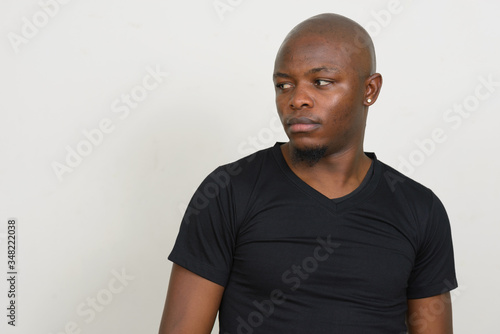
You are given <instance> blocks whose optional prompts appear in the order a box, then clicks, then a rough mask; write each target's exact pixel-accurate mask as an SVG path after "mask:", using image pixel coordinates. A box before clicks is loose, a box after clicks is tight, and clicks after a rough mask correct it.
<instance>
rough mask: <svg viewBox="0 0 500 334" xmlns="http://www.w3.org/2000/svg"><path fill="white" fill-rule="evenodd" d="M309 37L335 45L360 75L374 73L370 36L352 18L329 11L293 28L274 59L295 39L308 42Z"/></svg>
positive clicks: (286, 52) (295, 44) (373, 53)
mask: <svg viewBox="0 0 500 334" xmlns="http://www.w3.org/2000/svg"><path fill="white" fill-rule="evenodd" d="M311 36H314V37H320V38H322V39H323V40H324V41H325V42H326V43H330V44H333V45H335V46H336V47H337V48H338V51H339V52H342V53H343V54H344V56H345V58H346V59H348V62H349V63H350V65H351V66H352V67H354V68H355V70H356V72H357V73H358V74H359V76H360V77H363V78H366V77H368V76H370V75H371V74H373V73H375V67H376V62H375V49H374V47H373V42H372V39H371V37H370V35H369V34H368V33H367V32H366V30H365V29H364V28H363V27H362V26H360V25H359V24H358V23H356V22H354V21H353V20H351V19H349V18H347V17H345V16H342V15H338V14H332V13H325V14H320V15H317V16H313V17H311V18H309V19H307V20H305V21H303V22H302V23H299V24H298V25H297V26H296V27H295V28H293V29H292V30H291V31H290V33H289V34H288V35H287V36H286V38H285V40H284V41H283V43H282V45H281V47H280V49H279V51H278V55H277V57H276V61H277V62H278V60H279V59H280V57H283V56H286V54H288V53H290V52H292V51H293V50H291V47H292V45H293V47H295V48H296V47H297V43H295V42H297V41H298V40H302V41H304V42H306V44H307V40H308V38H309V37H311ZM302 44H304V43H302Z"/></svg>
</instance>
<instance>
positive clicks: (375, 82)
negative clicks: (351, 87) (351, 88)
mask: <svg viewBox="0 0 500 334" xmlns="http://www.w3.org/2000/svg"><path fill="white" fill-rule="evenodd" d="M381 88H382V75H381V74H380V73H373V74H372V75H370V76H369V77H368V78H366V80H365V95H364V101H363V104H364V105H365V106H367V107H369V106H371V105H372V104H374V103H375V101H377V98H378V94H379V93H380V89H381Z"/></svg>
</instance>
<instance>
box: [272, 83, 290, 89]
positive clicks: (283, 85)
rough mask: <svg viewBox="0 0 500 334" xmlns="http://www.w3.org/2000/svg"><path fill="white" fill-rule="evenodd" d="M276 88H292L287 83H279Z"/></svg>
mask: <svg viewBox="0 0 500 334" xmlns="http://www.w3.org/2000/svg"><path fill="white" fill-rule="evenodd" d="M276 87H278V88H279V89H287V88H290V87H292V85H290V84H289V83H279V84H276Z"/></svg>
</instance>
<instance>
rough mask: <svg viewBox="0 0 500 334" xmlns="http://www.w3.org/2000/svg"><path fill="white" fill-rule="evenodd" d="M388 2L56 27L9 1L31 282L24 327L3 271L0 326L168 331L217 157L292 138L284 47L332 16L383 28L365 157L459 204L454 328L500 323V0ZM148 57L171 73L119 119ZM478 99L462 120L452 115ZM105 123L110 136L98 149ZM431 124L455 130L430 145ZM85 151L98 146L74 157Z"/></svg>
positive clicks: (163, 6) (9, 177) (181, 11)
mask: <svg viewBox="0 0 500 334" xmlns="http://www.w3.org/2000/svg"><path fill="white" fill-rule="evenodd" d="M394 1H396V0H393V1H392V2H391V1H389V0H377V1H367V0H366V1H361V0H358V1H331V0H328V1H326V0H325V1H319V0H315V1H314V0H312V1H290V0H287V1H285V0H279V1H272V2H271V1H264V0H251V1H250V0H246V1H245V0H243V1H240V0H232V1H230V0H221V2H222V3H231V4H232V5H230V6H231V8H232V10H228V11H225V12H223V13H217V11H216V10H215V9H214V3H213V0H192V1H180V0H177V1H159V0H142V1H139V0H120V1H117V0H116V1H97V0H87V1H82V0H72V1H69V2H68V3H65V4H60V5H59V10H58V12H57V13H55V14H54V15H53V17H49V18H48V20H47V21H46V22H44V21H43V18H44V17H43V14H40V12H41V7H40V5H39V4H38V2H37V1H29V0H22V1H20V0H16V1H14V0H2V2H1V3H0V20H1V21H0V22H1V23H2V25H1V28H0V57H1V62H0V73H1V76H0V92H1V93H0V97H1V98H0V112H1V118H0V153H1V163H0V190H1V191H0V193H1V198H0V212H1V215H0V249H1V251H0V255H1V259H0V261H1V263H2V264H1V265H0V267H1V268H3V269H2V271H3V272H4V274H5V273H6V271H7V269H6V262H7V254H6V248H7V246H6V233H7V219H8V218H10V217H15V218H17V219H18V224H19V229H18V232H19V235H18V241H19V243H18V256H19V258H18V270H19V279H18V287H17V289H18V300H17V302H18V305H17V306H18V310H17V311H18V313H17V316H18V318H17V328H11V326H8V325H7V324H6V322H7V317H6V313H7V311H6V307H7V302H8V300H7V290H8V287H7V282H6V280H5V279H3V278H2V279H1V281H0V282H1V283H0V304H1V307H0V309H1V310H3V311H1V314H0V319H2V320H1V323H0V331H1V332H2V333H23V334H24V333H26V334H28V333H29V334H31V333H42V334H49V333H53V334H56V333H96V334H97V333H156V332H157V328H158V324H159V321H160V317H161V313H162V310H163V303H164V298H165V293H166V288H167V284H168V278H169V273H170V268H171V264H170V262H169V261H168V260H167V259H166V258H167V256H168V254H169V252H170V250H171V248H172V246H173V242H174V240H175V237H176V234H177V230H178V227H179V224H180V221H181V217H182V213H183V210H184V209H185V207H186V205H187V202H188V201H189V199H190V197H191V195H192V193H193V191H194V189H195V188H196V187H197V185H198V184H199V183H200V182H201V180H202V179H203V178H204V177H205V176H206V175H207V174H208V173H209V172H210V171H212V170H213V169H214V168H215V167H217V166H218V165H220V164H224V163H227V162H230V161H234V160H236V159H238V158H240V157H243V156H244V155H246V154H248V153H251V152H253V151H256V150H258V149H261V148H265V147H269V146H271V145H273V144H274V142H275V141H285V140H286V137H285V136H284V134H283V132H282V131H276V130H275V126H273V125H272V124H273V123H272V122H273V120H275V118H276V116H275V107H274V90H273V85H272V80H271V73H272V68H273V62H274V57H275V54H276V51H277V49H278V47H279V45H280V43H281V41H282V40H283V38H284V37H285V35H286V33H287V32H288V31H289V30H290V29H291V28H292V27H293V26H294V25H295V24H297V23H299V22H300V21H302V20H304V19H306V18H308V17H310V16H312V15H315V14H318V13H322V12H336V13H340V14H343V15H346V16H348V17H350V18H352V19H354V20H355V21H357V22H359V23H360V24H361V25H363V26H364V27H366V28H367V29H368V30H369V32H370V33H371V34H372V36H373V39H374V42H375V47H376V51H377V57H378V71H379V72H380V73H382V75H383V78H384V84H383V88H382V92H381V95H380V98H379V100H378V101H377V102H376V104H375V105H374V106H373V107H371V108H370V112H369V119H368V125H367V135H366V141H365V150H366V151H374V152H376V153H377V155H378V158H379V159H380V160H382V161H384V162H386V163H388V164H390V165H392V166H394V167H396V168H398V169H400V170H402V171H404V172H405V173H406V174H408V175H410V176H411V177H413V178H414V179H416V180H417V181H419V182H421V183H423V184H425V185H426V186H428V187H430V188H431V189H433V190H434V191H435V192H436V193H437V195H438V196H439V197H440V198H441V200H442V201H443V202H444V204H445V206H446V208H447V210H448V213H449V216H450V219H451V223H452V231H453V237H454V245H455V257H456V269H457V274H458V280H459V284H460V288H459V289H457V290H455V292H454V293H453V297H454V305H453V308H454V323H455V333H494V332H497V331H498V321H497V316H498V311H499V310H500V298H499V293H498V283H497V282H498V277H499V274H500V262H499V260H498V258H499V255H500V246H499V243H498V242H497V241H498V238H499V232H500V227H499V224H498V223H499V218H498V214H497V208H498V200H499V199H500V196H499V188H498V185H499V182H498V179H499V178H498V169H499V158H498V157H497V154H496V153H497V148H498V143H499V139H500V138H499V133H500V132H499V131H498V124H499V123H500V113H499V111H500V110H499V102H500V86H499V84H498V82H500V66H499V65H498V59H500V44H499V43H498V41H499V40H500V24H499V23H498V22H499V21H498V13H499V12H500V3H498V2H496V1H474V2H472V1H465V0H462V1H430V0H424V1H409V0H400V1H399V2H397V1H396V3H394ZM61 2H63V1H62V0H61ZM391 3H392V4H391ZM391 10H392V12H391ZM37 13H38V14H37ZM388 13H389V15H388ZM219 14H220V15H219ZM34 17H35V18H36V19H37V20H38V21H37V24H38V25H39V28H36V26H35V28H36V29H37V30H38V31H35V32H34V31H33V29H32V30H31V35H30V34H29V33H28V32H30V30H29V29H28V28H26V27H25V26H26V25H27V24H28V23H26V22H27V21H30V22H32V23H33V21H34ZM46 17H47V16H46ZM23 18H26V19H23ZM23 29H24V33H25V35H26V36H28V37H29V38H25V37H23ZM14 34H15V35H14ZM13 36H18V37H21V38H25V39H24V40H23V42H19V39H18V40H17V41H18V43H17V44H16V43H15V42H13V40H15V38H14V37H13ZM16 51H17V52H16ZM148 68H150V69H156V68H159V69H160V70H161V71H162V72H168V73H169V74H168V76H166V77H164V78H162V82H160V83H159V84H158V85H157V87H156V88H155V89H152V90H150V91H147V97H145V98H144V99H143V100H142V101H140V102H138V104H137V106H136V107H135V108H133V109H132V108H130V113H129V114H128V115H126V117H125V111H123V106H124V105H125V104H123V103H122V102H120V99H121V97H122V95H123V94H130V93H131V91H134V92H135V93H136V94H139V93H140V86H141V85H142V82H143V78H144V77H145V76H147V75H148ZM481 77H482V78H483V79H484V80H490V81H493V82H496V84H495V85H492V86H489V89H490V90H488V87H486V86H484V84H482V81H481V79H480V78H481ZM488 78H489V79H488ZM150 83H153V81H150ZM478 86H480V87H479V88H477V87H478ZM137 87H139V88H137ZM134 89H135V90H134ZM476 89H479V92H480V93H482V94H483V95H481V96H482V99H478V98H477V97H475V95H474V94H475V93H476ZM143 92H144V91H143ZM485 95H488V96H486V97H485ZM117 99H118V100H117ZM113 103H115V107H116V106H117V105H120V106H122V109H121V110H122V111H121V112H118V113H116V112H114V109H113V108H112V104H113ZM117 103H118V104H117ZM467 103H468V105H467V108H468V109H469V110H470V112H468V111H467V113H464V115H466V116H459V114H457V113H456V112H454V111H453V108H460V106H462V108H464V107H463V105H464V104H467ZM457 106H458V107H457ZM125 109H127V108H126V107H125ZM450 109H451V110H452V111H449V110H450ZM115 110H116V108H115ZM455 110H456V109H455ZM464 110H465V109H464ZM446 115H448V116H447V117H454V118H453V119H448V120H446V119H445V118H444V117H446ZM103 119H109V122H111V123H112V129H113V130H112V131H108V132H109V133H106V134H103V137H102V138H99V136H98V135H96V137H95V138H96V139H95V140H94V141H95V143H96V144H95V145H94V144H92V146H90V147H89V146H88V142H87V146H85V145H86V144H85V141H86V140H87V139H86V137H85V135H84V134H83V132H84V131H92V130H93V129H96V128H98V127H99V124H100V122H102V120H103ZM436 129H437V130H436ZM439 129H441V130H439ZM433 131H438V132H439V131H441V133H442V135H441V139H443V138H446V139H443V140H441V142H439V143H434V144H430V143H429V140H431V138H432V133H433ZM94 133H95V132H94ZM250 137H254V139H251V138H250ZM417 142H418V143H426V145H427V146H425V147H424V149H422V148H419V146H418V144H417ZM78 145H80V149H81V150H83V152H85V149H86V150H87V151H86V154H87V155H86V156H84V157H82V159H81V161H79V162H78V161H77V162H75V161H73V167H71V168H70V166H68V164H67V162H66V159H67V155H68V154H69V153H68V152H69V151H68V149H69V150H77V148H78ZM422 151H426V152H422ZM403 160H405V161H409V162H408V163H409V164H411V168H409V167H408V166H406V167H404V166H403V165H402V163H401V161H403ZM411 161H413V162H411ZM57 164H59V165H58V166H62V165H65V166H66V169H64V172H63V173H62V175H61V173H59V174H60V175H59V177H58V176H57V173H56V172H55V170H54V166H55V165H57ZM117 272H119V273H120V272H124V273H125V274H126V275H127V276H128V280H125V283H120V282H119V281H117V280H116V279H115V275H116V273H117ZM4 274H1V277H4ZM110 284H111V287H110ZM118 290H119V291H118ZM113 291H114V292H113ZM96 298H97V299H96ZM92 299H96V300H97V302H99V300H101V302H103V303H104V304H105V305H101V304H98V305H97V306H98V307H97V309H99V312H98V311H96V310H95V311H92V310H93V309H92V307H91V306H90V305H91V304H89V303H90V301H91V300H92ZM92 313H95V314H93V316H92ZM72 327H73V328H74V329H73V330H72V329H71V328H72ZM65 328H67V330H66V329H65ZM214 332H216V330H214Z"/></svg>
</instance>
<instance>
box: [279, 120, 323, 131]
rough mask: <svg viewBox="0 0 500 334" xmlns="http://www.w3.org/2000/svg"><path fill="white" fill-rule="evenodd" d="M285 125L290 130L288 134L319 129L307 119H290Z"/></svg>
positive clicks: (315, 123) (313, 122)
mask: <svg viewBox="0 0 500 334" xmlns="http://www.w3.org/2000/svg"><path fill="white" fill-rule="evenodd" d="M286 124H287V125H288V128H289V129H290V132H293V133H296V132H310V131H314V130H316V129H317V128H319V127H320V124H319V123H318V122H316V121H314V120H312V119H310V118H307V117H292V118H290V119H289V120H288V121H287V122H286Z"/></svg>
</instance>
